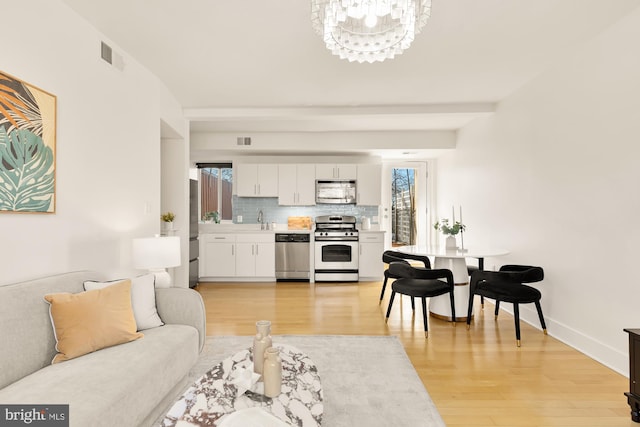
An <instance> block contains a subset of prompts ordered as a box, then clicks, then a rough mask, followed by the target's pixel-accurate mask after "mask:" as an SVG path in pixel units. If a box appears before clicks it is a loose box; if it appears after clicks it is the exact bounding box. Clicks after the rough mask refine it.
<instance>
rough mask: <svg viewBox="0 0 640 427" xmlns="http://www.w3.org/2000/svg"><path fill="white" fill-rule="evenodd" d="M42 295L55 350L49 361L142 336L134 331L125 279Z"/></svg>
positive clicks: (127, 285)
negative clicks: (92, 287) (67, 291)
mask: <svg viewBox="0 0 640 427" xmlns="http://www.w3.org/2000/svg"><path fill="white" fill-rule="evenodd" d="M44 298H45V300H46V301H47V302H48V303H49V304H50V309H49V312H50V314H51V322H52V324H53V328H54V333H55V336H56V350H57V351H58V354H56V355H55V357H54V358H53V361H52V363H58V362H62V361H64V360H69V359H73V358H75V357H78V356H82V355H84V354H87V353H91V352H93V351H96V350H100V349H102V348H105V347H110V346H113V345H116V344H122V343H125V342H129V341H133V340H136V339H138V338H141V337H142V336H143V334H142V333H140V332H136V330H137V328H136V320H135V318H134V316H133V310H132V308H131V281H129V280H125V281H122V282H120V283H117V284H115V285H112V286H108V287H106V288H104V289H96V290H93V291H86V292H80V293H77V294H71V293H66V292H65V293H58V294H48V295H45V297H44Z"/></svg>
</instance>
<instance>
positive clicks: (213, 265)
mask: <svg viewBox="0 0 640 427" xmlns="http://www.w3.org/2000/svg"><path fill="white" fill-rule="evenodd" d="M235 242H236V236H235V235H234V234H203V235H201V237H200V263H199V265H200V277H235V275H236V253H235Z"/></svg>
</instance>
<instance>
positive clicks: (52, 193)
mask: <svg viewBox="0 0 640 427" xmlns="http://www.w3.org/2000/svg"><path fill="white" fill-rule="evenodd" d="M55 210H56V97H55V95H52V94H50V93H48V92H45V91H43V90H42V89H39V88H37V87H35V86H32V85H30V84H29V83H26V82H24V81H22V80H20V79H17V78H15V77H13V76H10V75H9V74H6V73H3V72H2V71H0V213H7V212H38V213H54V212H55Z"/></svg>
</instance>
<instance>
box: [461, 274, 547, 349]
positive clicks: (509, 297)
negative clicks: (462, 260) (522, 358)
mask: <svg viewBox="0 0 640 427" xmlns="http://www.w3.org/2000/svg"><path fill="white" fill-rule="evenodd" d="M542 279H544V270H543V269H542V267H535V266H530V265H513V264H511V265H503V266H502V267H500V270H499V271H482V270H478V271H474V272H473V273H472V274H471V285H470V289H469V308H468V310H467V329H469V328H470V327H471V314H472V312H473V300H474V296H475V295H480V296H481V297H485V298H489V299H493V300H495V302H496V306H495V313H494V314H495V318H496V319H497V318H498V311H499V310H500V302H502V301H504V302H510V303H513V317H514V321H515V326H516V345H517V346H518V347H520V307H519V304H530V303H534V304H535V305H536V310H537V311H538V317H539V318H540V324H541V326H542V331H543V332H544V334H545V335H546V334H547V325H546V324H545V322H544V316H543V315H542V307H541V306H540V299H541V298H542V294H541V293H540V291H539V290H538V289H536V288H534V287H532V286H528V285H525V283H534V282H540V281H541V280H542Z"/></svg>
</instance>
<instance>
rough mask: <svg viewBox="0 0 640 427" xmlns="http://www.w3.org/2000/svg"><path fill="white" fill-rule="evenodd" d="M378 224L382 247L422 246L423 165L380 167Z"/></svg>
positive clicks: (424, 217)
mask: <svg viewBox="0 0 640 427" xmlns="http://www.w3.org/2000/svg"><path fill="white" fill-rule="evenodd" d="M382 170H383V178H382V188H383V192H382V211H383V212H382V221H381V228H383V229H384V230H385V231H386V233H385V248H386V249H391V248H394V247H398V246H406V245H426V244H427V234H428V233H429V230H428V227H427V205H428V195H429V194H428V193H429V192H428V191H427V162H426V161H416V162H389V163H385V164H384V166H383V169H382Z"/></svg>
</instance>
